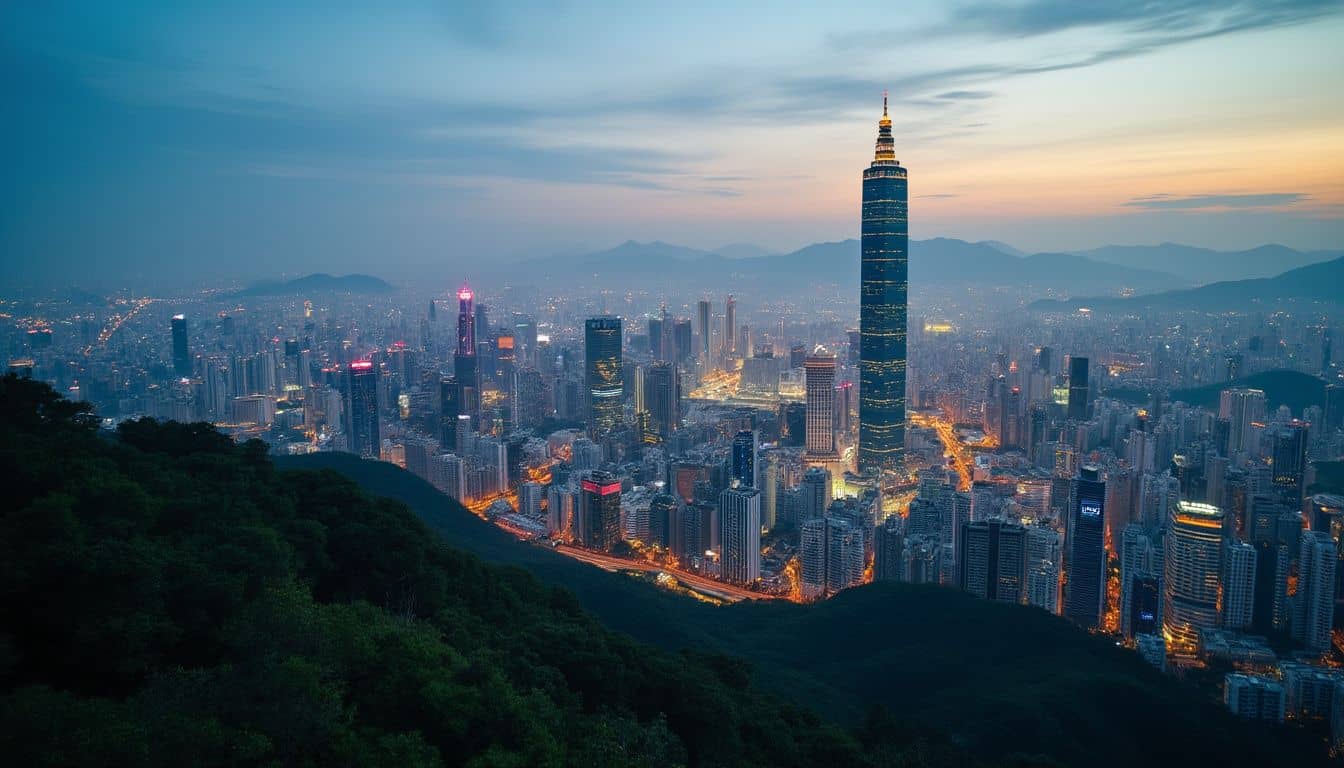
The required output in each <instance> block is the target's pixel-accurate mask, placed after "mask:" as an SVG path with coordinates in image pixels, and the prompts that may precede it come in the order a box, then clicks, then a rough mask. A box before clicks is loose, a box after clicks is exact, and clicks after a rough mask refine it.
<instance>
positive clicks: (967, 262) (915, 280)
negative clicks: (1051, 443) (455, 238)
mask: <svg viewBox="0 0 1344 768" xmlns="http://www.w3.org/2000/svg"><path fill="white" fill-rule="evenodd" d="M1010 250H1011V249H1010V247H1009V246H1005V245H1003V244H1002V243H993V242H983V243H968V242H966V241H964V240H955V239H950V238H935V239H932V240H914V241H911V243H910V282H911V283H912V284H913V285H919V284H928V283H936V284H955V283H970V284H978V285H986V286H1000V285H1003V286H1026V287H1028V288H1029V289H1030V291H1031V293H1033V294H1034V295H1049V294H1051V293H1060V292H1062V293H1074V292H1078V291H1096V292H1111V293H1119V292H1120V290H1122V289H1131V290H1135V291H1155V290H1159V289H1162V288H1170V287H1171V286H1172V285H1181V286H1184V285H1190V282H1189V281H1186V280H1183V279H1181V278H1179V277H1177V276H1175V275H1172V274H1170V273H1167V272H1162V271H1158V270H1151V269H1135V268H1132V267H1126V266H1122V265H1118V264H1111V263H1107V262H1102V261H1097V260H1094V259H1091V258H1088V257H1086V256H1079V255H1076V254H1067V253H1038V254H1032V255H1029V256H1018V255H1015V254H1014V253H1011V252H1009V251H1010ZM725 252H731V253H733V254H734V255H733V256H727V255H725ZM749 252H750V249H748V248H747V247H744V246H741V245H738V246H732V247H730V248H725V249H721V251H720V252H718V253H711V252H709V251H701V250H697V249H694V248H687V247H685V246H679V245H672V244H670V243H664V242H661V241H659V242H652V243H639V242H635V241H633V240H631V241H627V242H625V243H622V244H620V245H618V246H616V247H615V248H610V249H607V250H604V251H597V252H595V253H590V254H587V255H579V256H575V255H573V254H569V255H566V256H564V257H563V258H559V257H546V258H541V259H534V260H532V261H529V262H527V263H525V264H523V265H521V269H519V268H518V266H516V265H515V266H514V268H512V269H511V270H510V276H514V275H517V274H518V273H520V272H521V273H523V274H528V275H536V276H540V277H545V278H549V279H551V280H556V281H564V280H566V279H569V280H575V281H579V280H582V281H584V282H585V283H588V284H593V283H594V282H598V283H600V282H603V281H606V280H611V281H612V282H613V283H628V281H629V280H630V279H632V278H646V279H648V278H658V279H661V280H664V281H666V282H669V283H672V284H676V285H680V286H693V285H695V286H698V285H701V284H703V283H705V281H706V278H709V279H710V280H713V281H715V282H717V281H719V280H722V279H739V278H741V279H746V280H750V281H751V283H752V285H755V286H760V287H764V288H767V289H773V290H790V289H792V290H798V289H799V288H801V287H804V286H813V285H854V284H857V283H858V280H859V257H860V254H859V241H858V240H843V241H841V242H831V243H814V244H812V245H809V246H806V247H804V248H800V249H798V250H796V251H793V252H792V253H785V254H777V255H745V254H748V253H749ZM739 254H742V255H739Z"/></svg>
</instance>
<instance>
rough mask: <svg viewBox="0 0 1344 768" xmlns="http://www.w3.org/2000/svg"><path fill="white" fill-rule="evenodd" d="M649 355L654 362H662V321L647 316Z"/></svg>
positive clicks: (652, 316)
mask: <svg viewBox="0 0 1344 768" xmlns="http://www.w3.org/2000/svg"><path fill="white" fill-rule="evenodd" d="M649 354H651V355H653V359H654V360H663V359H665V358H664V357H663V319H662V318H661V317H659V316H657V315H649Z"/></svg>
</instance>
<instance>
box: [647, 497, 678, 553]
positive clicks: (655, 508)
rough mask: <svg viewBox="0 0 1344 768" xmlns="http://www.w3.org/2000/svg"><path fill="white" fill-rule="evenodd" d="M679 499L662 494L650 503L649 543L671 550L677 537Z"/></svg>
mask: <svg viewBox="0 0 1344 768" xmlns="http://www.w3.org/2000/svg"><path fill="white" fill-rule="evenodd" d="M677 507H678V504H677V497H676V496H673V495H672V494H670V493H660V494H658V495H657V496H654V497H653V499H652V500H651V501H650V502H649V539H650V541H649V543H650V544H653V545H654V546H658V547H663V548H664V549H671V548H672V545H673V543H674V541H675V540H676V539H677V538H679V537H678V536H677V533H676V532H677V524H678V523H679V522H680V518H679V517H678V515H677Z"/></svg>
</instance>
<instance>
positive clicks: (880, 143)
mask: <svg viewBox="0 0 1344 768" xmlns="http://www.w3.org/2000/svg"><path fill="white" fill-rule="evenodd" d="M873 165H900V163H898V162H896V140H895V139H893V138H892V137H891V118H890V117H889V116H888V115H887V92H886V91H883V92H882V119H881V120H878V121H877V151H876V152H874V153H873Z"/></svg>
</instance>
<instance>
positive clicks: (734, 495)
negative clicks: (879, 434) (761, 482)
mask: <svg viewBox="0 0 1344 768" xmlns="http://www.w3.org/2000/svg"><path fill="white" fill-rule="evenodd" d="M748 434H750V433H748ZM719 520H721V521H722V522H721V525H722V527H723V534H722V535H723V580H724V581H727V582H729V583H731V584H750V583H752V582H754V581H756V580H757V579H759V578H760V577H761V492H760V491H758V490H756V489H755V488H743V487H738V488H729V489H728V490H726V491H724V492H723V493H721V494H719Z"/></svg>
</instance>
